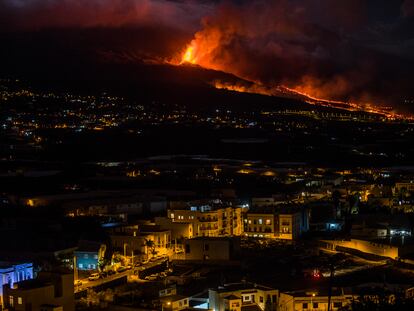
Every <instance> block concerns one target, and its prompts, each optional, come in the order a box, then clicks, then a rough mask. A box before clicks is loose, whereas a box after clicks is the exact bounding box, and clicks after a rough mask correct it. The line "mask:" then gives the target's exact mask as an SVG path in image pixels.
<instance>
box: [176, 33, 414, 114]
mask: <svg viewBox="0 0 414 311" xmlns="http://www.w3.org/2000/svg"><path fill="white" fill-rule="evenodd" d="M214 38H216V39H217V36H215V37H214ZM217 49H219V44H218V42H217V40H211V38H210V39H204V38H203V33H202V32H198V33H197V34H196V36H195V38H194V39H193V40H192V41H191V43H190V44H188V45H187V47H186V49H185V50H184V52H183V53H182V55H181V60H180V61H179V63H178V64H179V65H186V64H187V65H188V64H191V65H198V66H200V67H203V68H205V69H211V70H219V71H222V72H225V73H229V74H233V75H235V76H236V77H239V78H240V79H242V80H244V81H247V82H249V85H243V84H234V83H231V82H226V81H211V83H210V84H211V85H212V86H214V87H215V88H217V89H224V90H228V91H233V92H242V93H252V94H261V95H266V96H277V97H288V98H296V99H300V100H303V101H305V102H306V103H308V104H311V105H319V106H323V107H330V108H338V109H344V110H348V111H365V112H369V113H374V114H379V115H382V116H384V117H385V118H388V119H396V118H405V119H406V118H409V119H411V118H412V117H411V116H410V117H407V116H404V115H401V114H397V113H393V112H391V110H392V108H391V107H384V106H376V105H374V104H372V103H357V102H351V101H341V100H334V99H329V98H321V97H318V96H317V95H315V94H321V93H322V92H323V91H322V90H319V89H312V87H310V86H308V85H306V86H305V85H297V84H294V85H289V86H287V85H283V84H277V85H275V84H274V83H264V82H262V81H259V80H254V79H251V78H250V77H245V76H242V75H240V72H239V71H238V70H237V68H236V69H234V68H231V67H230V68H228V67H226V66H224V64H223V63H220V62H218V63H215V62H214V57H213V55H214V53H216V52H217Z"/></svg>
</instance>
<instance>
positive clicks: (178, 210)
mask: <svg viewBox="0 0 414 311" xmlns="http://www.w3.org/2000/svg"><path fill="white" fill-rule="evenodd" d="M242 209H243V208H242V207H237V206H228V207H215V206H211V205H203V206H189V207H187V206H185V207H175V208H170V209H169V210H168V218H169V219H171V220H172V221H173V222H175V223H190V224H192V227H193V236H194V237H197V236H213V237H214V236H239V235H241V234H242V232H243V227H242Z"/></svg>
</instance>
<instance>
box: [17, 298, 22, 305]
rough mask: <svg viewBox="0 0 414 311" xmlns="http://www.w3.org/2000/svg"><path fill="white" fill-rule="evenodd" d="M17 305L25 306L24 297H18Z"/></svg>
mask: <svg viewBox="0 0 414 311" xmlns="http://www.w3.org/2000/svg"><path fill="white" fill-rule="evenodd" d="M17 303H18V304H19V305H21V304H23V298H22V297H17Z"/></svg>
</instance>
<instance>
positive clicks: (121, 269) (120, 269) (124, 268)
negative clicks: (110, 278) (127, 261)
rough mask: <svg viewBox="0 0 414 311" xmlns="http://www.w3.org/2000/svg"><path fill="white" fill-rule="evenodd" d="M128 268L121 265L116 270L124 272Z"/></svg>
mask: <svg viewBox="0 0 414 311" xmlns="http://www.w3.org/2000/svg"><path fill="white" fill-rule="evenodd" d="M126 270H127V268H126V267H119V268H118V269H116V272H118V273H121V272H124V271H126Z"/></svg>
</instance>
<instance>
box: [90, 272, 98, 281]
mask: <svg viewBox="0 0 414 311" xmlns="http://www.w3.org/2000/svg"><path fill="white" fill-rule="evenodd" d="M99 278H100V275H99V273H92V274H91V275H90V276H89V277H88V280H89V281H96V280H99Z"/></svg>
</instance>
